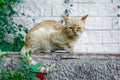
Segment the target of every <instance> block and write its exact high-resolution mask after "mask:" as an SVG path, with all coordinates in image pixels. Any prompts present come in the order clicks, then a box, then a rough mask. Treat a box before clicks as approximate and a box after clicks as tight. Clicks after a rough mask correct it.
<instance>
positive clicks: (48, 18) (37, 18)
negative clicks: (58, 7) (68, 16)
mask: <svg viewBox="0 0 120 80" xmlns="http://www.w3.org/2000/svg"><path fill="white" fill-rule="evenodd" d="M61 19H62V17H35V23H40V22H42V21H44V20H55V21H58V22H59V21H60V20H61Z"/></svg>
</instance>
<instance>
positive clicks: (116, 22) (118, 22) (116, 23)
mask: <svg viewBox="0 0 120 80" xmlns="http://www.w3.org/2000/svg"><path fill="white" fill-rule="evenodd" d="M112 29H120V18H119V17H113V27H112Z"/></svg>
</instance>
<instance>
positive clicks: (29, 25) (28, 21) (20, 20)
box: [13, 17, 35, 29]
mask: <svg viewBox="0 0 120 80" xmlns="http://www.w3.org/2000/svg"><path fill="white" fill-rule="evenodd" d="M13 20H14V21H15V22H17V23H18V24H22V25H23V26H25V27H27V28H28V29H30V28H32V27H33V26H34V25H35V23H33V21H32V19H31V18H26V17H14V18H13Z"/></svg>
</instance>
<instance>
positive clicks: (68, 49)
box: [64, 46, 73, 54]
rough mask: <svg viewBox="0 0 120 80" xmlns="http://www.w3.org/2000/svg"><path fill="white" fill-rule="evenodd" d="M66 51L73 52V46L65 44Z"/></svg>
mask: <svg viewBox="0 0 120 80" xmlns="http://www.w3.org/2000/svg"><path fill="white" fill-rule="evenodd" d="M64 49H65V51H67V52H69V53H71V54H72V53H73V47H68V46H65V47H64Z"/></svg>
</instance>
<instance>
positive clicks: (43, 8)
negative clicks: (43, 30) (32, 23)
mask: <svg viewBox="0 0 120 80" xmlns="http://www.w3.org/2000/svg"><path fill="white" fill-rule="evenodd" d="M24 13H25V14H27V15H30V16H51V5H50V4H47V3H45V2H26V3H24Z"/></svg>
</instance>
